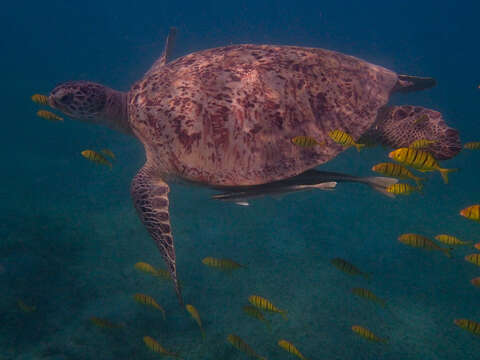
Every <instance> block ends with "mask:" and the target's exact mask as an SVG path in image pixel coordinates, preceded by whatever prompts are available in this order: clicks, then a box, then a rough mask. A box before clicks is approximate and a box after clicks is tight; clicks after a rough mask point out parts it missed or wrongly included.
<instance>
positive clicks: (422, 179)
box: [413, 176, 425, 187]
mask: <svg viewBox="0 0 480 360" xmlns="http://www.w3.org/2000/svg"><path fill="white" fill-rule="evenodd" d="M413 180H414V181H415V183H416V184H417V186H418V187H420V186H421V187H423V183H422V181H425V178H423V177H420V176H415V177H414V178H413Z"/></svg>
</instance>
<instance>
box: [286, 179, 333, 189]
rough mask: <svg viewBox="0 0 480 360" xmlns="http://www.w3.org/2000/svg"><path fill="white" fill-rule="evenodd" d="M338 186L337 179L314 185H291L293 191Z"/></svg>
mask: <svg viewBox="0 0 480 360" xmlns="http://www.w3.org/2000/svg"><path fill="white" fill-rule="evenodd" d="M336 186H337V182H336V181H329V182H323V183H320V184H313V185H295V186H291V187H290V188H291V190H292V191H299V190H309V189H318V190H334V189H335V187H336Z"/></svg>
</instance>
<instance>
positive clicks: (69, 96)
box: [60, 94, 73, 104]
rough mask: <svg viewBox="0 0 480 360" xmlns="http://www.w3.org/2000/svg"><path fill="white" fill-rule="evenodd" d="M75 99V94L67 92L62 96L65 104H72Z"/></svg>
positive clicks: (61, 100) (61, 99) (62, 101)
mask: <svg viewBox="0 0 480 360" xmlns="http://www.w3.org/2000/svg"><path fill="white" fill-rule="evenodd" d="M72 101H73V94H65V95H63V96H62V97H61V98H60V102H61V103H63V104H70V103H71V102H72Z"/></svg>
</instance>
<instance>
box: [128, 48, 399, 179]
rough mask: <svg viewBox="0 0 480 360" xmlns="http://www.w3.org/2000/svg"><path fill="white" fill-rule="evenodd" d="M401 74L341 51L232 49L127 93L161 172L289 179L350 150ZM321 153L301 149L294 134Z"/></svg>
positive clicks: (137, 127)
mask: <svg viewBox="0 0 480 360" xmlns="http://www.w3.org/2000/svg"><path fill="white" fill-rule="evenodd" d="M396 82H397V75H396V74H395V73H394V72H392V71H390V70H387V69H385V68H383V67H380V66H377V65H373V64H370V63H368V62H366V61H363V60H360V59H358V58H355V57H352V56H348V55H344V54H341V53H338V52H334V51H328V50H323V49H316V48H304V47H296V46H270V45H235V46H226V47H220V48H215V49H210V50H205V51H200V52H196V53H192V54H189V55H186V56H184V57H181V58H179V59H177V60H175V61H173V62H171V63H168V64H167V65H159V64H158V63H157V64H155V65H154V66H153V67H152V69H150V71H149V72H148V73H147V75H145V77H144V78H143V79H141V80H140V81H139V82H137V83H136V84H135V85H134V86H133V87H132V89H131V91H130V93H129V105H128V106H129V107H128V112H129V121H130V125H131V127H132V129H133V131H134V133H135V135H136V136H137V137H138V138H139V139H140V140H141V141H142V142H143V144H144V146H145V149H146V153H147V161H148V162H150V163H153V164H155V166H156V167H157V168H158V170H159V172H160V173H162V174H164V175H173V176H176V177H180V178H184V179H188V180H191V181H197V182H202V183H206V184H210V185H223V186H229V185H254V184H262V183H268V182H271V181H276V180H281V179H284V178H288V177H291V176H294V175H297V174H299V173H302V172H304V171H305V170H307V169H310V168H313V167H315V166H318V165H320V164H323V163H325V162H327V161H329V160H330V159H332V158H334V157H335V156H336V155H338V154H339V153H340V152H342V151H343V150H344V147H343V146H341V145H338V144H336V143H334V142H333V140H331V139H330V137H329V136H328V132H329V131H332V130H336V129H339V130H342V131H344V132H346V133H348V134H350V135H351V136H352V137H353V138H354V139H356V140H357V139H359V138H360V136H361V135H362V134H363V133H364V132H365V131H366V130H367V129H368V128H370V127H371V125H372V124H373V123H374V122H375V119H376V116H377V112H378V110H379V109H380V108H381V107H382V106H383V105H385V104H386V103H387V101H388V98H389V96H390V93H391V91H392V89H393V87H394V86H395V84H396ZM299 135H306V136H312V137H314V138H315V139H316V140H317V141H319V142H325V145H323V146H316V147H312V148H302V147H300V146H298V145H294V144H293V143H292V142H291V139H292V138H293V137H295V136H299Z"/></svg>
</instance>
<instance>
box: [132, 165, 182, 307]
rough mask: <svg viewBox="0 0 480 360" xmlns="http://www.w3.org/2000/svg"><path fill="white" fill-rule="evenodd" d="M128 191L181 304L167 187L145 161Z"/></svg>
mask: <svg viewBox="0 0 480 360" xmlns="http://www.w3.org/2000/svg"><path fill="white" fill-rule="evenodd" d="M130 192H131V194H132V199H133V203H134V205H135V209H137V212H138V215H139V216H140V219H141V220H142V222H143V224H144V225H145V227H146V228H147V231H148V232H149V233H150V235H151V236H152V238H153V240H155V244H156V245H157V247H158V249H159V250H160V254H161V255H162V257H163V259H164V260H165V263H166V265H167V268H168V271H169V273H170V275H171V277H172V280H173V283H174V285H175V291H176V293H177V296H178V300H179V302H180V304H181V305H183V299H182V293H181V290H180V287H179V286H178V280H177V270H176V264H175V247H174V245H173V234H172V227H171V226H170V214H169V209H168V205H169V201H168V193H169V192H170V188H169V186H168V184H167V183H166V182H165V181H163V180H162V179H161V178H160V177H158V176H156V175H155V171H154V168H153V167H151V166H150V165H149V164H148V163H147V164H145V165H144V166H143V168H142V169H140V171H139V172H138V173H137V175H136V176H135V177H134V178H133V181H132V186H131V189H130Z"/></svg>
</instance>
